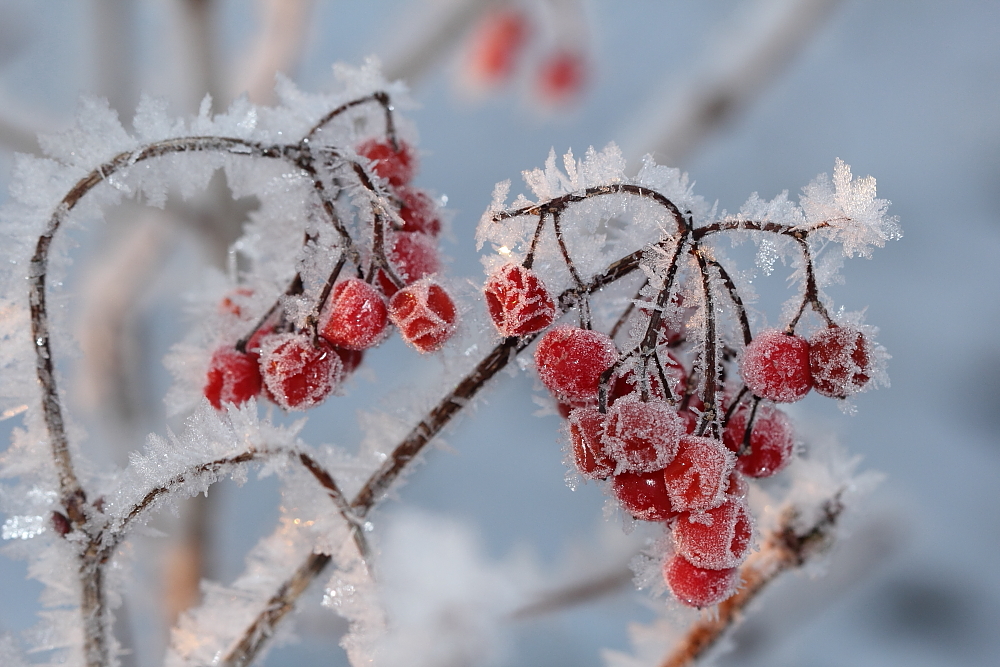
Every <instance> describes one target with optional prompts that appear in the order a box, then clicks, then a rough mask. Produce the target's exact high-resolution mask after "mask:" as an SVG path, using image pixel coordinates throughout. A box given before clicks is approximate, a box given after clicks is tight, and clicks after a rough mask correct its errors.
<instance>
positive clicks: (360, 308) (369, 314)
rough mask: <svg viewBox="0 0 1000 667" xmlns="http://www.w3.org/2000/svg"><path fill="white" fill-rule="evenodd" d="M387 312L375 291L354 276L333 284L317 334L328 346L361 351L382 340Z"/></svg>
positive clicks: (379, 295) (380, 296)
mask: <svg viewBox="0 0 1000 667" xmlns="http://www.w3.org/2000/svg"><path fill="white" fill-rule="evenodd" d="M388 318H389V311H388V309H387V308H386V305H385V299H383V298H382V295H381V294H379V292H378V290H377V289H375V288H374V287H372V286H371V285H369V284H368V283H366V282H365V281H363V280H359V279H358V278H348V279H346V280H342V281H340V282H339V283H337V284H336V285H334V287H333V291H332V292H331V293H330V302H329V304H328V305H327V307H326V312H325V313H324V316H323V319H321V321H320V328H319V335H320V336H322V337H323V338H325V339H326V340H327V342H329V343H330V344H331V345H336V346H338V347H343V348H345V349H348V350H365V349H367V348H369V347H372V346H373V345H375V344H376V343H378V342H379V341H381V340H382V336H383V334H384V333H385V325H386V323H387V322H388Z"/></svg>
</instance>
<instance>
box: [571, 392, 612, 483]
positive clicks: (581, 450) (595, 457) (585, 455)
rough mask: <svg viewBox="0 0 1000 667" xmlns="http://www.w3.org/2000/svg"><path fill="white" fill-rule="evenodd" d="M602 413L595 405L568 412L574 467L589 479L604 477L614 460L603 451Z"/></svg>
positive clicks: (610, 471)
mask: <svg viewBox="0 0 1000 667" xmlns="http://www.w3.org/2000/svg"><path fill="white" fill-rule="evenodd" d="M603 437H604V415H602V414H601V413H600V412H599V411H598V410H597V408H595V407H585V408H576V409H575V410H573V411H572V412H571V413H570V414H569V439H570V445H571V447H572V449H573V461H574V462H575V463H576V469H577V470H578V471H579V472H580V474H581V475H583V476H584V477H588V478H590V479H606V478H607V477H608V476H609V475H611V473H613V472H614V470H615V461H614V459H612V458H611V457H610V456H608V455H607V453H605V451H604V445H603V443H602V442H601V439H602V438H603Z"/></svg>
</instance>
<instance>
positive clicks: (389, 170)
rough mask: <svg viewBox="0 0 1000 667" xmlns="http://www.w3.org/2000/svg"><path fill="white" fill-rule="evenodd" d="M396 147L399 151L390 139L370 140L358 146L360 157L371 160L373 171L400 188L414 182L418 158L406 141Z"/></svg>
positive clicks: (397, 142)
mask: <svg viewBox="0 0 1000 667" xmlns="http://www.w3.org/2000/svg"><path fill="white" fill-rule="evenodd" d="M396 145H397V146H398V149H397V148H395V147H393V145H392V142H391V141H389V140H388V139H384V140H382V139H369V140H368V141H366V142H364V143H363V144H361V145H360V146H358V155H362V156H364V157H366V158H368V159H369V160H371V161H372V171H374V172H375V173H376V174H377V175H378V176H380V177H382V178H384V179H386V180H387V181H389V183H390V185H394V186H397V187H398V186H400V185H406V184H407V183H409V182H410V181H412V180H413V174H414V173H416V170H417V156H416V155H415V154H414V152H413V149H412V148H410V146H409V145H408V144H407V143H406V142H405V141H401V140H397V141H396Z"/></svg>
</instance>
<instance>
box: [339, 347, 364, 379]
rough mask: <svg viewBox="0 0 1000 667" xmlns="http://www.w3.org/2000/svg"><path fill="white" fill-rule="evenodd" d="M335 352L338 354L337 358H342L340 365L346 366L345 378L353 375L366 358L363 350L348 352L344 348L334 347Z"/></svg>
mask: <svg viewBox="0 0 1000 667" xmlns="http://www.w3.org/2000/svg"><path fill="white" fill-rule="evenodd" d="M333 351H334V352H336V353H337V356H338V357H340V363H342V364H343V365H344V375H345V376H347V375H350V374H351V373H353V372H354V371H355V370H356V369H357V368H358V366H360V365H361V361H362V360H363V359H364V357H365V353H364V352H362V351H361V350H348V349H346V348H343V347H336V346H334V348H333Z"/></svg>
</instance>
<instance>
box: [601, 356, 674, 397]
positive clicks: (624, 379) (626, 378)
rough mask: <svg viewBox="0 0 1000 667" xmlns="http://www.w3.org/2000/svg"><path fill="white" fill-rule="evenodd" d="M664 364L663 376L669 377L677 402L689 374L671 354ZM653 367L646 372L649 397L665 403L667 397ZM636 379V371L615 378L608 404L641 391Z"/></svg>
mask: <svg viewBox="0 0 1000 667" xmlns="http://www.w3.org/2000/svg"><path fill="white" fill-rule="evenodd" d="M662 363H663V374H664V375H666V376H667V381H668V382H669V384H670V391H671V396H672V397H673V398H674V399H675V400H676V399H678V398H680V397H681V394H682V393H683V391H684V385H685V383H686V382H687V372H686V371H685V370H684V366H683V365H682V364H681V362H680V361H678V360H677V357H675V356H674V355H672V354H670V353H669V352H668V353H666V355H665V358H663V359H662ZM652 367H653V366H652V364H650V369H648V370H647V372H646V373H647V378H648V380H649V396H650V398H652V399H654V400H658V401H664V400H666V398H667V397H666V395H665V394H664V393H663V388H662V387H661V386H660V378H659V377H658V373H656V372H655V371H652ZM636 378H637V373H636V369H632V370H630V371H628V372H627V373H625V374H623V375H619V376H618V377H617V378H615V381H614V383H613V384H612V385H611V391H609V392H608V403H609V404H610V403H614V402H615V401H617V400H618V399H619V398H621V397H622V396H627V395H629V394H631V393H633V392H636V391H639V389H640V387H639V386H638V383H637V382H636Z"/></svg>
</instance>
